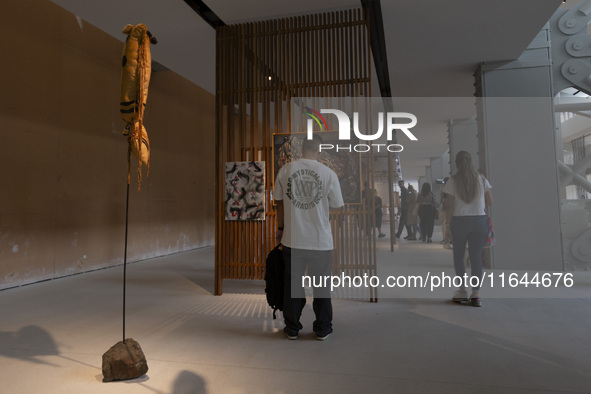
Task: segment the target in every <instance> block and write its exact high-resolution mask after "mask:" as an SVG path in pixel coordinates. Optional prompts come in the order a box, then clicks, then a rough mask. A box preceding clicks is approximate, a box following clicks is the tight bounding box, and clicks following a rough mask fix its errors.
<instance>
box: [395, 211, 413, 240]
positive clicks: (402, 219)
mask: <svg viewBox="0 0 591 394" xmlns="http://www.w3.org/2000/svg"><path fill="white" fill-rule="evenodd" d="M405 226H406V235H410V234H412V233H411V231H410V229H409V226H407V225H406V209H403V210H402V212H400V220H399V222H398V231H396V237H398V238H400V236H401V235H402V230H404V227H405Z"/></svg>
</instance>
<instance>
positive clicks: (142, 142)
mask: <svg viewBox="0 0 591 394" xmlns="http://www.w3.org/2000/svg"><path fill="white" fill-rule="evenodd" d="M123 34H127V35H128V36H127V39H126V41H125V45H124V46H123V61H122V64H121V66H122V69H121V100H120V110H119V111H120V112H121V118H122V119H123V120H124V121H125V123H126V125H125V130H124V131H123V135H125V136H127V137H128V142H129V154H128V158H127V182H128V183H129V177H130V168H131V163H130V161H131V153H133V155H134V156H135V157H136V158H137V159H138V164H139V167H138V190H140V189H141V182H142V164H143V165H146V166H147V167H148V175H149V174H150V140H149V138H148V132H147V131H146V128H145V127H144V124H143V123H144V110H145V107H146V102H147V100H148V86H149V85H150V73H151V71H152V56H151V54H150V42H151V43H153V44H156V42H157V40H156V37H154V36H153V35H152V34H150V32H149V31H148V28H147V27H146V25H144V24H143V23H140V24H138V25H136V26H133V25H127V26H125V27H124V28H123Z"/></svg>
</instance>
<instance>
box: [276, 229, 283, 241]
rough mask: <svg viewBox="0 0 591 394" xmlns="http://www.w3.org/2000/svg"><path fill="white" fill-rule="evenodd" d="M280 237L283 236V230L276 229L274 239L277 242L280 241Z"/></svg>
mask: <svg viewBox="0 0 591 394" xmlns="http://www.w3.org/2000/svg"><path fill="white" fill-rule="evenodd" d="M281 238H283V230H277V232H276V233H275V239H276V240H277V242H281Z"/></svg>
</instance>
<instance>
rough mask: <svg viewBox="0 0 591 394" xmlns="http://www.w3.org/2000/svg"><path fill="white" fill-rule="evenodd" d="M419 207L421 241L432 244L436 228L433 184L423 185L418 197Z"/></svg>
mask: <svg viewBox="0 0 591 394" xmlns="http://www.w3.org/2000/svg"><path fill="white" fill-rule="evenodd" d="M417 204H418V205H419V220H420V227H421V241H423V242H425V241H426V242H428V243H431V242H433V241H432V240H431V238H432V237H433V227H434V226H435V196H433V193H432V192H431V184H430V183H428V182H425V183H423V185H422V186H421V192H420V193H419V195H418V197H417Z"/></svg>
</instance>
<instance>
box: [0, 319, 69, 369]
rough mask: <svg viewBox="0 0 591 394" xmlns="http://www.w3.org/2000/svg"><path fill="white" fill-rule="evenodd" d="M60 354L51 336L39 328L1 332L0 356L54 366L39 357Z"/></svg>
mask: <svg viewBox="0 0 591 394" xmlns="http://www.w3.org/2000/svg"><path fill="white" fill-rule="evenodd" d="M59 354H60V352H59V350H58V348H57V345H56V343H55V341H54V340H53V338H52V336H51V334H49V333H48V332H47V331H45V330H44V329H43V328H41V327H39V326H25V327H23V328H21V329H19V330H18V331H16V332H0V355H2V356H5V357H10V358H18V359H20V360H25V361H30V362H33V363H37V364H46V365H53V364H51V363H48V362H46V361H43V360H39V359H38V358H37V357H39V356H57V355H59Z"/></svg>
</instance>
